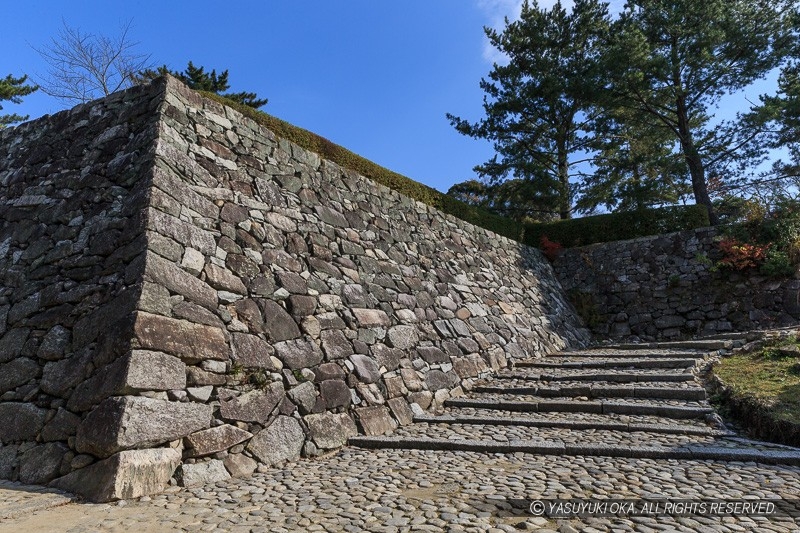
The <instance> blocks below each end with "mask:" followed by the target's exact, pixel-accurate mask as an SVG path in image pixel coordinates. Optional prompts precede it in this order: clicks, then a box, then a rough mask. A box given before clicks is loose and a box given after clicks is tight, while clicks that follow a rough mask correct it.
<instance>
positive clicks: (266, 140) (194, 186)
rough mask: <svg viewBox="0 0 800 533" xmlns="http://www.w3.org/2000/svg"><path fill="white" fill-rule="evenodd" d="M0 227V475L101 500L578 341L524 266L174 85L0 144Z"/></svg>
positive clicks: (459, 224)
mask: <svg viewBox="0 0 800 533" xmlns="http://www.w3.org/2000/svg"><path fill="white" fill-rule="evenodd" d="M0 213H2V223H1V225H0V271H1V272H2V274H0V280H2V283H1V284H0V394H2V396H0V427H2V428H4V429H3V430H2V432H0V442H2V447H0V477H3V478H9V479H19V480H22V481H25V482H27V483H48V482H49V483H52V484H54V485H55V486H59V487H62V488H65V489H67V490H72V491H76V492H79V493H82V494H84V495H85V496H87V497H88V498H91V499H94V500H108V499H114V498H128V497H134V496H138V495H142V494H146V493H150V492H155V491H158V490H160V489H161V488H162V487H163V486H164V484H165V483H167V482H168V481H169V480H170V478H173V476H174V480H176V481H177V482H180V483H182V484H184V485H193V484H200V483H205V482H208V481H214V480H219V479H224V478H227V477H229V476H231V475H234V476H245V475H249V474H250V473H252V472H253V471H254V470H255V469H256V468H257V467H258V465H259V464H261V465H262V466H261V468H266V467H269V466H270V465H274V464H279V463H282V462H284V461H287V460H293V459H296V458H298V457H300V456H301V455H305V456H313V455H316V454H319V453H322V452H324V451H327V450H330V449H334V448H337V447H340V446H342V445H344V444H345V443H346V441H347V438H348V437H349V436H352V435H355V434H356V433H357V432H361V433H364V434H369V435H376V434H382V433H385V432H388V431H391V430H392V429H393V428H394V427H396V426H397V425H398V424H406V423H409V422H410V421H411V416H412V409H437V408H438V407H440V406H441V405H442V403H443V402H444V400H446V399H447V398H448V397H450V396H453V395H458V394H460V393H461V392H462V391H463V389H464V388H465V387H469V384H470V383H471V381H472V380H473V379H475V378H477V377H479V376H481V375H485V374H486V373H488V372H490V371H491V370H493V369H498V368H502V367H504V366H506V365H507V364H508V362H509V361H510V360H513V359H522V358H528V357H536V356H540V355H543V354H546V353H550V352H553V351H556V350H558V349H561V348H565V347H578V346H581V345H583V344H585V343H586V342H587V341H588V332H587V331H586V330H585V329H583V328H582V326H581V324H580V322H579V319H578V318H577V316H576V315H575V313H574V310H573V309H572V307H571V306H570V305H569V303H568V301H567V299H566V297H565V295H564V294H563V292H562V291H561V288H560V287H559V284H558V282H557V280H556V279H555V276H554V274H553V271H552V269H551V268H550V265H549V264H548V263H547V262H546V261H545V260H544V259H543V258H542V256H541V254H540V253H539V252H538V251H536V250H534V249H532V248H528V247H525V246H522V245H520V244H518V243H516V242H513V241H510V240H508V239H506V238H503V237H500V236H497V235H495V234H493V233H491V232H488V231H486V230H483V229H481V228H477V227H475V226H472V225H470V224H468V223H465V222H463V221H461V220H458V219H456V218H454V217H452V216H449V215H444V214H443V213H441V212H439V211H437V210H435V209H433V208H431V207H428V206H426V205H424V204H421V203H419V202H416V201H414V200H411V199H409V198H407V197H404V196H402V195H400V194H398V193H396V192H394V191H392V190H390V189H387V188H385V187H383V186H380V185H377V184H375V183H373V182H371V181H369V180H368V179H365V178H363V177H361V176H359V175H357V174H355V173H353V172H350V171H348V170H345V169H342V168H340V167H338V166H337V165H335V164H333V163H331V162H329V161H325V160H322V159H321V158H320V157H319V156H318V155H316V154H313V153H310V152H307V151H305V150H303V149H301V148H299V147H298V146H296V145H294V144H291V143H289V142H287V141H285V140H282V139H278V138H276V137H275V136H274V135H273V134H272V133H271V132H270V131H267V130H265V129H264V128H262V127H260V126H259V125H257V124H256V123H255V122H253V121H252V120H249V119H247V118H245V117H243V116H242V115H241V114H239V113H238V112H236V111H234V110H232V109H230V108H226V107H223V106H221V105H219V104H218V103H216V102H213V101H210V100H207V99H203V98H201V97H200V96H199V95H198V94H196V93H194V92H192V91H190V90H188V89H186V87H184V86H182V85H181V84H180V83H178V82H177V81H176V80H174V79H172V78H168V79H162V80H157V81H156V82H154V83H153V84H151V85H149V86H145V87H137V88H135V89H132V90H129V91H126V92H123V93H118V94H116V95H112V96H111V97H109V98H107V99H104V100H100V101H96V102H91V103H89V104H85V105H83V106H80V107H78V108H76V109H74V110H71V111H66V112H63V113H59V114H57V115H54V116H52V117H44V118H42V119H39V120H37V121H33V122H31V123H27V124H24V125H22V126H20V127H18V128H14V129H12V130H7V131H5V132H2V133H0ZM176 468H177V470H176Z"/></svg>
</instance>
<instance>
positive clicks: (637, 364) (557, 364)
mask: <svg viewBox="0 0 800 533" xmlns="http://www.w3.org/2000/svg"><path fill="white" fill-rule="evenodd" d="M697 361H698V360H697V359H675V358H637V359H633V358H631V359H603V360H595V361H592V360H577V361H576V360H570V359H565V360H560V361H559V360H557V358H556V357H553V356H549V357H547V358H545V359H537V360H533V361H520V362H519V363H516V364H515V365H514V368H515V369H517V368H690V367H693V366H695V365H696V364H697Z"/></svg>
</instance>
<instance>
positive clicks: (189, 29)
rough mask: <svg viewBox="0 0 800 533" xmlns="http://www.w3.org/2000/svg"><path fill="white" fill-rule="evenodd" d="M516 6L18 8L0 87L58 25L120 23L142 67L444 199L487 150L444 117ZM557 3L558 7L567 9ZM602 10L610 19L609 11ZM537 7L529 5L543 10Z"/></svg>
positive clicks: (494, 0) (311, 3) (269, 0)
mask: <svg viewBox="0 0 800 533" xmlns="http://www.w3.org/2000/svg"><path fill="white" fill-rule="evenodd" d="M520 3H521V0H404V1H402V2H389V1H381V0H263V1H246V0H245V1H242V0H239V1H238V2H235V3H234V2H231V3H227V2H219V1H215V2H208V1H204V0H194V1H192V2H184V1H166V0H127V1H116V0H105V1H97V0H70V1H69V2H65V1H63V0H47V1H45V0H42V1H37V0H21V1H13V2H12V1H6V2H4V3H3V4H4V5H3V15H2V17H0V36H1V37H0V44H1V45H2V46H0V75H2V76H5V75H6V74H14V75H20V74H23V73H25V74H29V75H30V76H31V77H32V78H34V79H36V76H37V75H44V74H46V65H45V64H44V62H43V60H42V59H41V58H40V57H39V55H38V54H37V52H36V51H35V50H33V48H32V47H42V46H44V45H46V44H47V43H48V42H49V40H50V38H51V37H52V36H55V35H56V34H57V33H58V30H59V29H60V28H61V25H62V19H63V20H64V21H65V22H66V23H67V24H69V25H70V26H72V27H78V28H80V29H81V30H82V31H83V32H93V33H94V32H96V33H105V34H109V35H115V34H116V33H118V31H119V28H120V26H121V25H123V24H124V23H125V22H126V21H128V20H132V29H131V35H132V38H133V39H134V40H136V41H138V42H139V45H138V51H140V52H142V53H146V54H150V55H151V61H152V62H153V63H154V64H155V65H161V64H165V63H166V64H167V65H168V66H170V67H171V68H175V69H183V68H184V67H185V66H186V63H187V62H188V61H189V60H191V61H193V62H194V63H195V64H196V65H203V66H205V67H206V68H207V69H211V68H216V69H217V70H223V69H226V68H227V69H228V70H229V71H230V78H229V79H230V82H231V86H232V87H231V89H232V90H234V91H241V90H248V91H255V92H257V93H258V94H259V96H262V97H267V98H269V103H268V104H267V105H266V106H265V107H264V108H263V110H264V111H266V112H268V113H270V114H273V115H275V116H277V117H279V118H282V119H284V120H286V121H289V122H291V123H293V124H296V125H298V126H302V127H304V128H307V129H309V130H311V131H313V132H315V133H318V134H320V135H322V136H324V137H327V138H328V139H330V140H331V141H333V142H335V143H337V144H341V145H343V146H345V147H346V148H348V149H350V150H352V151H354V152H356V153H358V154H360V155H362V156H364V157H367V158H369V159H371V160H373V161H375V162H376V163H378V164H381V165H383V166H385V167H388V168H390V169H392V170H394V171H397V172H400V173H402V174H405V175H407V176H409V177H411V178H413V179H415V180H417V181H421V182H423V183H425V184H427V185H430V186H433V187H435V188H437V189H439V190H441V191H446V190H447V189H448V188H449V187H450V186H451V185H452V184H453V183H456V182H459V181H464V180H466V179H471V178H473V177H474V172H473V171H472V168H473V167H474V166H475V165H476V164H480V163H483V162H484V161H486V160H487V159H489V158H490V157H491V156H492V154H493V151H492V149H491V146H490V144H489V143H488V142H486V141H482V140H473V139H470V138H467V137H464V136H462V135H460V134H459V133H457V132H456V131H455V130H454V129H453V128H452V127H451V126H450V124H449V123H448V121H447V119H446V118H445V113H448V112H449V113H453V114H456V115H459V116H461V117H463V118H466V119H469V120H477V119H479V118H481V116H482V113H483V108H482V99H483V93H482V91H481V90H480V88H479V86H478V84H479V81H480V79H481V77H484V76H486V75H487V74H488V72H489V70H490V69H491V66H492V61H494V60H498V59H499V58H498V57H497V56H496V55H495V54H494V53H493V51H492V49H491V47H489V46H488V43H487V41H486V38H485V36H484V33H483V26H486V25H488V26H494V27H502V21H503V17H504V16H510V17H512V18H514V17H516V16H517V14H518V13H519V5H520ZM567 3H568V2H567ZM622 3H623V2H622V0H616V1H614V2H612V8H613V7H616V8H619V6H620V5H621V4H622ZM551 4H552V1H550V0H547V1H542V2H540V5H543V6H548V5H551ZM3 107H4V109H3V112H4V113H19V114H29V115H31V118H35V117H38V116H41V115H43V114H46V113H53V112H56V111H59V110H61V109H64V108H65V107H67V105H66V104H64V103H62V102H60V101H58V100H54V99H52V98H50V97H48V96H46V95H44V94H42V93H41V92H39V93H35V94H33V95H31V96H28V97H26V98H25V100H24V101H23V103H22V104H20V105H12V104H8V103H7V102H4V105H3Z"/></svg>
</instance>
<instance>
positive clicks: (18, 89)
mask: <svg viewBox="0 0 800 533" xmlns="http://www.w3.org/2000/svg"><path fill="white" fill-rule="evenodd" d="M26 81H28V76H22V77H21V78H15V77H14V76H12V75H11V74H9V75H8V76H6V77H5V78H0V102H2V101H4V100H8V101H9V102H11V103H14V104H18V103H20V102H22V97H23V96H27V95H29V94H31V93H32V92H34V91H35V90H37V89H38V87H37V86H35V85H26V84H25V82H26ZM2 109H3V106H2V105H0V111H2ZM23 120H28V116H27V115H25V116H22V115H17V114H11V115H0V128H4V127H6V126H8V125H9V124H13V123H15V122H22V121H23Z"/></svg>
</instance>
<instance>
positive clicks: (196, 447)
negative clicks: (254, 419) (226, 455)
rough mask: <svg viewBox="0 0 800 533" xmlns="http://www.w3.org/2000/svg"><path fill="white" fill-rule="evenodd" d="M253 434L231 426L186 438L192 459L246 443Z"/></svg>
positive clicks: (218, 427)
mask: <svg viewBox="0 0 800 533" xmlns="http://www.w3.org/2000/svg"><path fill="white" fill-rule="evenodd" d="M252 436H253V434H252V433H250V432H249V431H245V430H243V429H239V428H237V427H236V426H232V425H230V424H223V425H221V426H217V427H213V428H209V429H204V430H202V431H198V432H197V433H192V434H191V435H189V436H188V437H186V439H185V442H186V447H187V448H188V452H189V456H190V457H200V456H203V455H210V454H212V453H217V452H221V451H223V450H227V449H228V448H230V447H231V446H236V445H237V444H239V443H241V442H244V441H246V440H247V439H249V438H250V437H252Z"/></svg>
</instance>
